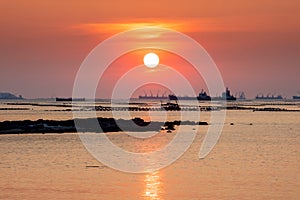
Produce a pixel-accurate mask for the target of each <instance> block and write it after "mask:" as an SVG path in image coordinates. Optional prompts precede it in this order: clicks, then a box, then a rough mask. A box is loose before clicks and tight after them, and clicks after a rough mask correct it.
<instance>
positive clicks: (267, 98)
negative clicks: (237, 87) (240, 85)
mask: <svg viewBox="0 0 300 200" xmlns="http://www.w3.org/2000/svg"><path fill="white" fill-rule="evenodd" d="M255 99H256V100H281V99H283V97H282V96H281V95H277V96H274V95H269V94H268V95H267V96H264V95H263V94H262V95H257V96H256V97H255Z"/></svg>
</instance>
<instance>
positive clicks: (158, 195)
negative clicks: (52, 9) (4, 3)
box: [0, 101, 300, 200]
mask: <svg viewBox="0 0 300 200" xmlns="http://www.w3.org/2000/svg"><path fill="white" fill-rule="evenodd" d="M7 103H8V102H0V108H27V109H28V110H3V109H2V110H0V121H5V120H24V119H31V120H36V119H53V120H62V119H71V118H72V112H71V111H68V110H66V109H68V107H57V106H53V105H61V104H63V103H56V102H51V101H49V102H48V101H42V102H34V103H38V104H44V105H45V106H36V105H35V106H34V105H29V104H22V105H8V104H7ZM10 103H11V102H10ZM28 103H33V101H30V102H28ZM84 104H88V103H84ZM100 104H101V105H102V104H103V103H99V105H100ZM232 104H238V105H243V106H251V107H253V106H254V107H279V108H288V109H295V110H297V109H298V110H299V109H300V103H299V102H268V103H266V102H252V101H250V102H238V103H232ZM78 105H79V106H80V103H78ZM216 112H218V111H216ZM97 115H98V116H102V117H109V116H111V113H108V112H98V113H97ZM131 115H132V116H140V117H143V118H145V119H150V118H151V119H153V120H159V119H161V115H162V113H161V112H152V113H150V114H149V113H148V112H139V113H131ZM210 115H211V113H210V112H202V113H201V121H208V122H209V120H210ZM124 117H125V115H124ZM177 118H178V116H177V114H176V112H169V113H168V116H167V119H177ZM231 123H233V125H230V124H231ZM208 128H209V126H201V127H200V128H199V130H198V132H197V135H196V138H195V140H194V142H193V144H192V145H191V147H190V148H189V149H188V150H187V151H186V152H185V153H184V154H183V156H182V157H180V158H179V159H178V160H177V161H176V162H175V163H173V164H172V165H170V166H168V167H166V168H163V169H161V170H159V171H156V172H152V173H144V174H130V173H124V172H120V171H117V170H114V169H111V168H109V167H107V166H105V165H103V164H101V163H100V162H98V161H97V160H96V159H94V158H93V156H92V155H91V154H89V153H88V152H87V150H86V149H85V147H84V146H83V144H82V143H81V140H80V138H79V136H78V134H76V133H65V134H26V135H17V134H16V135H0V156H1V157H0V199H152V200H155V199H157V200H158V199H299V198H300V190H299V188H300V112H252V111H249V110H237V111H227V115H226V121H225V125H224V128H223V131H222V135H221V137H220V139H219V142H218V143H217V145H216V146H215V148H214V149H213V151H212V152H211V153H210V154H209V155H208V156H207V157H206V158H205V159H201V160H200V159H199V158H198V153H199V148H200V146H201V143H202V141H203V138H204V136H205V134H206V132H207V129H208ZM175 134H176V133H168V134H158V135H156V136H155V137H153V138H149V139H137V138H135V139H132V138H131V137H128V136H127V135H126V134H125V133H121V132H120V133H108V134H107V135H108V137H109V138H110V140H111V141H113V142H114V143H115V144H116V145H118V146H120V147H122V148H124V149H126V150H128V151H133V152H149V151H153V150H156V149H158V148H161V147H163V146H164V145H166V144H167V143H168V142H169V141H170V140H171V139H172V138H173V137H174V135H175ZM182 142H183V143H184V142H185V141H182ZM120 159H121V158H120ZM91 166H93V167H91Z"/></svg>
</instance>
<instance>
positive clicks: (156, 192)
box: [144, 171, 162, 200]
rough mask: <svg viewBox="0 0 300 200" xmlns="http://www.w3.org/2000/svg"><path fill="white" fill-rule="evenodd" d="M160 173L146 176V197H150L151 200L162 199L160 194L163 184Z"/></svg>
mask: <svg viewBox="0 0 300 200" xmlns="http://www.w3.org/2000/svg"><path fill="white" fill-rule="evenodd" d="M160 173H161V172H160V171H156V172H153V173H149V174H146V175H145V180H144V181H145V192H144V195H145V197H148V198H149V199H151V200H159V199H161V197H160V193H161V190H162V189H161V188H162V182H161V177H160V175H161V174H160Z"/></svg>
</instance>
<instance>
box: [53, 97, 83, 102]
mask: <svg viewBox="0 0 300 200" xmlns="http://www.w3.org/2000/svg"><path fill="white" fill-rule="evenodd" d="M55 100H56V101H85V98H71V97H69V98H59V97H56V98H55Z"/></svg>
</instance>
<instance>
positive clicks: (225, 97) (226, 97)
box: [212, 87, 236, 101]
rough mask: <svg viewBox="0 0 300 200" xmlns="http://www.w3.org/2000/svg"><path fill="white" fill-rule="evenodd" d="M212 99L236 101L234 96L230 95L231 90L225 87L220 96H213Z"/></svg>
mask: <svg viewBox="0 0 300 200" xmlns="http://www.w3.org/2000/svg"><path fill="white" fill-rule="evenodd" d="M212 100H215V101H224V100H226V101H236V97H234V96H233V95H231V92H230V90H229V89H228V87H227V88H226V90H225V92H223V93H222V96H220V97H213V98H212Z"/></svg>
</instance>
